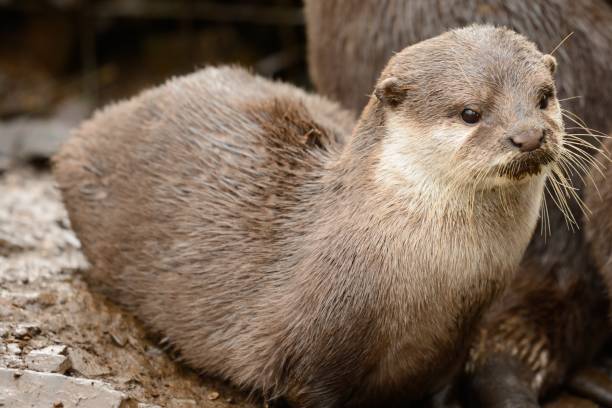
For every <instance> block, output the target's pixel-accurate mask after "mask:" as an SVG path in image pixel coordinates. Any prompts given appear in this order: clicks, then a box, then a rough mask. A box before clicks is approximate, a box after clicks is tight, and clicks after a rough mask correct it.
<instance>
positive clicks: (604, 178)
mask: <svg viewBox="0 0 612 408" xmlns="http://www.w3.org/2000/svg"><path fill="white" fill-rule="evenodd" d="M599 137H600V138H602V139H604V142H603V143H602V146H601V152H600V153H599V154H598V155H597V156H596V157H595V159H596V160H597V163H598V164H599V165H600V166H601V168H593V170H592V171H591V180H592V183H587V188H586V192H585V201H586V205H587V207H588V208H589V210H590V213H589V214H588V216H587V217H585V218H586V220H585V231H586V232H585V233H586V237H587V242H588V243H589V249H590V251H591V254H592V258H593V260H594V262H595V265H596V266H597V268H598V269H599V271H600V273H601V275H602V277H603V279H604V282H605V284H606V288H607V291H608V293H612V163H611V162H610V155H611V154H612V135H610V136H604V135H599ZM609 317H610V318H612V314H609Z"/></svg>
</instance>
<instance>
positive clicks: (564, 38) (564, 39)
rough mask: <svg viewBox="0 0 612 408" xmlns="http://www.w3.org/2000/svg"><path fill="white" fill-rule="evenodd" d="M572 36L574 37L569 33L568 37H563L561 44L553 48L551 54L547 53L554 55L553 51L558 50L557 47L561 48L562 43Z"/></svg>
mask: <svg viewBox="0 0 612 408" xmlns="http://www.w3.org/2000/svg"><path fill="white" fill-rule="evenodd" d="M572 35H574V32H573V31H572V32H571V33H569V34H568V35H566V36H565V37H563V39H562V40H561V42H560V43H559V44H558V45H557V46H556V47H555V48H553V50H552V51H551V52H549V54H550V55H553V54H554V53H555V51H557V50H558V49H559V47H561V46H562V45H563V43H564V42H565V41H567V40H568V39H569V38H570V37H571V36H572Z"/></svg>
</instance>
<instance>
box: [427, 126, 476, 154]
mask: <svg viewBox="0 0 612 408" xmlns="http://www.w3.org/2000/svg"><path fill="white" fill-rule="evenodd" d="M476 129H477V128H475V127H470V126H466V125H464V124H451V125H444V126H436V127H434V128H433V129H432V132H431V138H432V139H433V140H434V141H435V142H436V146H437V148H438V150H439V151H441V152H443V153H446V154H448V155H449V157H453V156H455V155H456V154H458V153H460V152H463V153H464V154H465V153H467V151H466V150H469V147H468V145H469V144H470V140H472V139H473V135H474V133H475V132H476Z"/></svg>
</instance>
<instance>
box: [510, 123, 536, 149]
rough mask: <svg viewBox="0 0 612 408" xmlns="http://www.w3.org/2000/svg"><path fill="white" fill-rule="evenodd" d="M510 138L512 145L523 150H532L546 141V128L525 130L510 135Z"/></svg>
mask: <svg viewBox="0 0 612 408" xmlns="http://www.w3.org/2000/svg"><path fill="white" fill-rule="evenodd" d="M509 139H510V142H511V143H512V145H513V146H515V147H518V149H519V150H520V151H521V152H523V153H525V152H532V151H534V150H535V149H537V148H538V147H540V146H542V143H544V130H542V129H531V130H525V131H522V132H520V133H517V134H516V135H513V136H510V137H509Z"/></svg>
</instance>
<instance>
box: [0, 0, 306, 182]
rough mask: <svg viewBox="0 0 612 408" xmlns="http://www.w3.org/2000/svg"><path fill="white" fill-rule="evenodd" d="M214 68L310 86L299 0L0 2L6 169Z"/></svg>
mask: <svg viewBox="0 0 612 408" xmlns="http://www.w3.org/2000/svg"><path fill="white" fill-rule="evenodd" d="M208 64H240V65H244V66H248V67H252V69H253V70H254V71H255V72H257V73H259V74H262V75H265V76H267V77H272V78H279V79H283V80H286V81H290V82H293V83H295V84H297V85H299V86H302V87H307V88H308V87H309V83H308V77H307V70H306V61H305V33H304V21H303V17H302V1H301V0H256V1H254V0H0V171H2V170H5V169H7V168H8V167H10V166H12V165H14V164H15V162H24V161H26V162H29V163H33V164H36V165H40V166H45V165H46V163H47V159H48V156H49V155H50V154H51V153H52V152H53V151H54V150H55V149H56V148H57V146H58V145H59V143H60V142H61V140H62V139H63V138H64V137H65V136H66V135H67V131H68V130H69V129H70V128H71V127H73V126H74V125H76V124H78V123H79V122H80V121H81V120H82V119H83V118H84V117H86V116H88V115H89V114H90V113H91V111H92V110H93V109H95V108H96V107H99V106H101V105H104V104H106V103H108V102H110V101H113V100H118V99H121V98H125V97H128V96H131V95H133V94H135V93H136V92H138V91H139V90H141V89H143V88H146V87H148V86H151V85H154V84H159V83H161V82H163V81H164V80H165V79H167V78H168V77H170V76H173V75H180V74H185V73H189V72H192V71H194V70H195V69H197V68H200V67H203V66H205V65H208Z"/></svg>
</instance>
